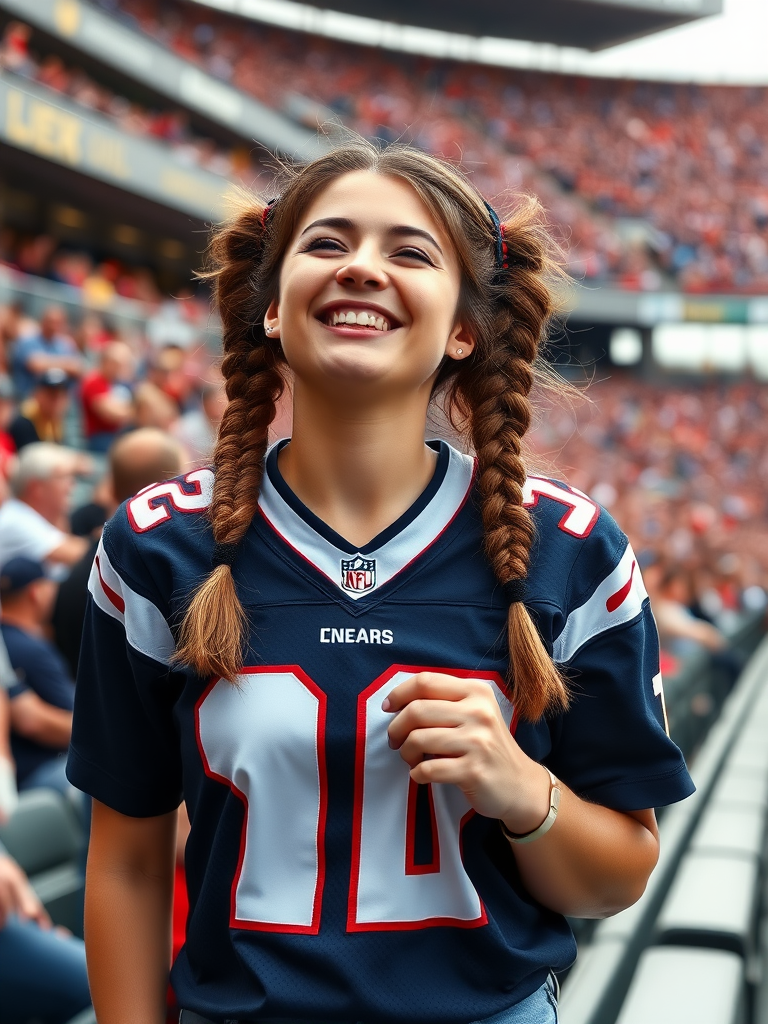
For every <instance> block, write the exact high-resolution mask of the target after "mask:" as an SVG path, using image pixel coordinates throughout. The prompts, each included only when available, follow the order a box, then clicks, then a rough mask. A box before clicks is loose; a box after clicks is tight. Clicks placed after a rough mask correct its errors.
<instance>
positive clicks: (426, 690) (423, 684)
mask: <svg viewBox="0 0 768 1024" xmlns="http://www.w3.org/2000/svg"><path fill="white" fill-rule="evenodd" d="M479 686H486V684H485V683H480V682H478V681H477V680H472V679H458V678H457V677H456V676H449V675H443V673H441V672H418V673H417V674H416V675H415V676H411V677H410V679H406V680H405V681H404V682H402V683H400V684H399V686H396V687H395V688H394V689H393V690H391V691H390V693H389V695H388V696H387V697H385V698H384V701H383V703H382V705H381V706H382V708H383V709H384V711H391V712H397V711H401V710H402V709H403V708H404V707H406V706H407V705H408V704H410V703H411V702H412V701H414V700H420V699H424V700H454V701H455V700H462V699H463V698H464V697H466V696H467V695H468V694H469V693H471V692H473V691H474V690H475V689H476V688H477V687H479Z"/></svg>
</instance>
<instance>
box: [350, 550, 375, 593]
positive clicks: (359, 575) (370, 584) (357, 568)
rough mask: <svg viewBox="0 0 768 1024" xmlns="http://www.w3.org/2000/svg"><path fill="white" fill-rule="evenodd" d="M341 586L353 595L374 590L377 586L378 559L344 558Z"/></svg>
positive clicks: (358, 556)
mask: <svg viewBox="0 0 768 1024" xmlns="http://www.w3.org/2000/svg"><path fill="white" fill-rule="evenodd" d="M341 586H342V589H343V590H349V591H351V592H352V593H353V594H361V593H362V592H363V591H365V590H373V588H374V587H375V586H376V559H375V558H363V556H362V555H355V557H354V558H350V559H349V560H347V559H344V558H342V560H341Z"/></svg>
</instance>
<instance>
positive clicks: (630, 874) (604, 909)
mask: <svg viewBox="0 0 768 1024" xmlns="http://www.w3.org/2000/svg"><path fill="white" fill-rule="evenodd" d="M560 788H561V792H562V798H561V803H560V811H559V813H558V816H557V819H556V821H555V823H554V825H553V826H552V828H551V829H550V830H549V832H547V833H546V835H544V836H542V837H541V838H540V839H536V840H535V841H534V842H532V843H526V844H522V843H513V844H510V845H511V846H512V849H513V850H514V853H515V859H516V860H517V865H518V868H519V870H520V874H521V876H522V880H523V883H524V884H525V886H526V888H527V889H528V891H529V892H530V893H531V895H532V896H533V897H535V899H537V900H538V901H539V902H540V903H542V904H543V905H544V906H545V907H549V908H550V909H551V910H555V911H557V912H558V913H561V914H568V915H569V916H571V917H598V918H599V917H609V916H610V915H611V914H616V913H618V912H619V911H620V910H624V909H625V908H626V907H628V906H631V905H632V904H633V903H635V902H636V901H637V900H638V899H639V898H640V896H641V895H642V894H643V891H644V889H645V885H646V882H647V879H648V876H649V875H650V873H651V871H652V870H653V868H654V866H655V864H656V861H657V859H658V852H659V846H658V831H657V829H656V822H655V816H654V813H653V811H638V812H634V813H632V814H622V813H621V812H619V811H612V810H609V809H608V808H607V807H601V806H600V805H599V804H590V803H587V802H586V801H585V800H582V799H580V798H579V797H578V796H576V795H575V793H572V792H571V791H570V790H569V789H568V788H567V787H566V786H564V785H562V783H561V786H560Z"/></svg>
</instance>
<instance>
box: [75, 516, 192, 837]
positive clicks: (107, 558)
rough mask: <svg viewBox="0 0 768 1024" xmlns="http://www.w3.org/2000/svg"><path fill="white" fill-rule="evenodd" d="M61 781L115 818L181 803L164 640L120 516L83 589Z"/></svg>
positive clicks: (160, 605) (148, 583)
mask: <svg viewBox="0 0 768 1024" xmlns="http://www.w3.org/2000/svg"><path fill="white" fill-rule="evenodd" d="M88 588H89V598H88V607H87V611H86V618H85V627H84V633H83V642H82V647H81V654H80V665H79V669H78V678H77V689H76V694H75V713H74V722H73V730H72V742H71V745H70V753H69V760H68V763H67V775H68V777H69V779H70V781H71V782H72V783H73V784H74V785H75V786H77V787H78V788H79V789H82V790H83V791H84V792H86V793H88V794H90V795H91V796H93V797H95V799H97V800H99V801H101V802H102V803H104V804H107V805H108V806H109V807H112V808H113V809H114V810H116V811H119V812H121V813H122V814H127V815H131V816H134V817H150V816H152V815H157V814H164V813H167V812H169V811H171V810H173V809H174V808H176V807H177V806H178V804H179V803H180V801H181V764H180V754H179V740H178V736H177V731H176V728H175V724H174V719H173V708H174V703H175V700H176V698H177V696H178V692H179V684H178V683H177V682H176V681H175V676H174V672H173V671H172V667H171V658H172V655H173V652H174V639H173V635H172V633H171V630H170V628H169V626H168V622H167V618H166V615H167V610H166V607H165V602H164V601H163V598H162V595H160V594H159V593H158V591H157V588H156V586H155V584H154V581H153V579H152V576H151V574H150V573H149V572H148V571H147V569H146V567H145V565H144V563H143V561H142V559H141V557H140V553H139V552H138V550H137V547H136V543H135V540H134V538H133V536H132V531H131V529H130V527H129V525H128V523H127V518H126V513H125V509H124V508H122V509H120V510H119V511H118V513H117V515H116V516H115V518H114V519H112V520H111V521H110V522H109V523H108V524H107V527H106V528H105V531H104V536H103V537H102V541H101V543H100V545H99V548H98V551H97V554H96V558H95V560H94V564H93V569H92V571H91V576H90V580H89V584H88Z"/></svg>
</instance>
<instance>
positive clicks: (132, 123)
mask: <svg viewBox="0 0 768 1024" xmlns="http://www.w3.org/2000/svg"><path fill="white" fill-rule="evenodd" d="M32 34H33V33H32V29H31V28H30V27H29V25H25V24H23V23H21V22H18V21H16V22H11V23H10V24H9V25H8V26H7V27H6V29H5V32H4V34H3V40H2V45H1V46H0V68H2V69H3V70H4V71H9V72H11V73H12V74H15V75H19V76H20V77H22V78H27V79H29V80H30V81H33V82H37V83H38V84H39V85H43V86H45V87H46V88H47V89H51V90H53V91H54V92H58V93H62V94H63V95H65V96H68V97H69V98H70V99H72V100H74V101H75V102H76V103H78V104H79V105H80V106H81V107H85V108H86V109H87V110H94V111H96V112H97V113H99V114H102V115H103V116H104V117H107V118H109V119H110V120H111V121H114V123H115V124H116V125H118V126H119V127H120V128H121V129H122V130H123V131H125V132H128V133H129V134H131V135H148V136H152V137H154V138H157V139H162V140H163V142H166V143H167V144H168V145H170V146H172V147H173V149H174V150H175V151H176V154H177V156H178V158H179V159H180V160H181V162H182V163H187V164H193V165H196V166H199V167H204V168H205V169H206V170H208V171H212V172H213V173H214V174H221V175H223V176H224V177H227V178H240V177H243V176H245V175H247V173H248V171H250V170H251V159H250V156H249V153H248V148H247V147H245V146H243V147H240V148H234V149H231V150H224V149H223V148H222V147H221V146H220V145H217V143H216V142H214V141H213V140H212V139H209V138H206V137H204V136H202V135H200V134H198V133H196V132H195V131H194V130H193V129H192V128H191V127H190V125H189V117H188V115H187V114H186V113H185V112H184V111H182V110H152V109H149V108H148V107H146V106H144V105H142V104H141V103H139V102H136V101H135V100H131V99H128V98H127V97H125V96H120V95H118V94H117V93H115V92H114V90H113V89H111V88H109V87H108V86H106V85H104V84H102V83H100V82H97V81H96V80H95V79H94V78H93V77H92V76H91V75H89V74H87V73H86V71H84V70H83V69H82V68H80V67H77V66H71V65H69V64H67V63H66V62H65V61H63V60H62V59H61V57H59V56H58V55H56V54H53V53H44V52H42V53H41V52H39V51H38V50H37V49H36V48H35V46H34V45H33V44H32Z"/></svg>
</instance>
